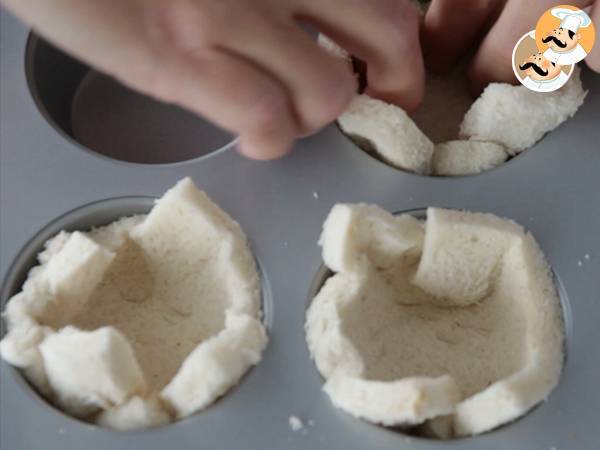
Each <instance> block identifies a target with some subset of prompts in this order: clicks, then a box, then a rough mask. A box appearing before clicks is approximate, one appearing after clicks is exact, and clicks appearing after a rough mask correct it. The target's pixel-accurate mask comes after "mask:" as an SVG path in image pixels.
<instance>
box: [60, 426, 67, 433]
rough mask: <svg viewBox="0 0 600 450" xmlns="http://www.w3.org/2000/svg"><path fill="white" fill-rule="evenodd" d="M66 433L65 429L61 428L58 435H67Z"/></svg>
mask: <svg viewBox="0 0 600 450" xmlns="http://www.w3.org/2000/svg"><path fill="white" fill-rule="evenodd" d="M65 433H66V430H65V429H64V428H63V427H60V428H59V429H58V434H65Z"/></svg>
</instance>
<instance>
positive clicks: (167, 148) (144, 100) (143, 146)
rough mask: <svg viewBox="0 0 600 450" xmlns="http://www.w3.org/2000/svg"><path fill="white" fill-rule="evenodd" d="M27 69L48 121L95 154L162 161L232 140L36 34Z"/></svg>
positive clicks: (198, 153) (212, 148)
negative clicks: (91, 66) (74, 56)
mask: <svg viewBox="0 0 600 450" xmlns="http://www.w3.org/2000/svg"><path fill="white" fill-rule="evenodd" d="M26 72H27V78H28V82H29V88H30V91H31V94H32V96H33V98H34V100H35V102H36V104H37V106H38V108H39V109H40V111H41V112H42V114H43V115H44V117H45V118H46V119H47V120H48V122H49V123H50V124H51V125H52V126H53V127H55V128H56V129H57V130H58V131H59V132H60V133H62V134H64V135H66V136H68V137H69V138H70V139H72V140H74V141H75V142H77V143H78V144H80V145H81V146H83V147H84V148H86V149H88V150H91V151H92V152H95V153H97V154H100V155H103V156H106V157H109V158H112V159H116V160H120V161H128V162H133V163H142V164H166V163H175V162H179V161H187V160H191V159H195V158H199V157H202V156H205V155H209V154H212V153H215V152H217V151H219V150H222V149H225V148H228V147H230V146H231V144H232V143H233V142H234V141H233V140H234V137H233V136H232V135H231V134H230V133H229V132H227V131H225V130H222V129H220V128H218V127H216V126H214V125H213V124H211V123H209V122H207V121H205V120H203V119H202V118H200V117H198V116H196V115H194V114H192V113H190V112H188V111H185V110H183V109H182V108H179V107H177V106H175V105H171V104H167V103H163V102H160V101H157V100H154V99H152V98H150V97H148V96H145V95H142V94H140V93H137V92H135V91H133V90H131V89H129V88H128V87H125V86H124V85H122V84H121V83H119V82H118V81H116V80H115V79H114V78H111V77H109V76H107V75H104V74H102V73H100V72H97V71H95V70H93V69H90V68H89V67H88V66H87V65H85V64H84V63H82V62H81V61H78V60H76V59H74V58H72V57H70V56H69V55H67V54H65V53H63V52H62V51H61V50H59V49H57V48H56V47H54V46H52V45H51V44H50V43H48V42H46V41H44V40H43V39H42V38H40V37H38V36H36V35H35V34H31V35H30V37H29V42H28V45H27V53H26Z"/></svg>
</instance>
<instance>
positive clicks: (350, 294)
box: [305, 273, 367, 378]
mask: <svg viewBox="0 0 600 450" xmlns="http://www.w3.org/2000/svg"><path fill="white" fill-rule="evenodd" d="M366 285H367V283H366V279H365V276H364V275H363V274H361V273H338V274H335V275H334V276H332V277H330V278H328V279H327V281H326V282H325V284H324V285H323V287H322V288H321V290H320V291H319V293H318V294H317V296H316V297H315V298H314V299H313V301H312V302H311V304H310V307H309V308H308V311H307V313H306V324H305V330H306V342H307V344H308V348H309V350H310V355H311V357H312V359H313V360H314V361H315V364H316V366H317V369H318V370H319V372H320V373H321V374H322V375H323V376H324V377H325V378H329V377H331V376H333V375H334V373H336V372H340V373H342V374H344V375H346V376H348V375H356V376H359V375H361V374H362V373H363V371H364V365H363V360H362V357H361V356H360V354H359V353H358V351H357V350H356V349H355V348H354V346H353V345H352V343H351V342H350V340H349V339H348V338H347V337H346V336H345V334H344V332H343V330H342V319H341V315H340V310H341V309H343V308H344V307H346V306H347V305H348V304H350V303H351V302H353V301H355V299H356V298H360V297H361V296H362V295H363V293H364V289H365V286H366Z"/></svg>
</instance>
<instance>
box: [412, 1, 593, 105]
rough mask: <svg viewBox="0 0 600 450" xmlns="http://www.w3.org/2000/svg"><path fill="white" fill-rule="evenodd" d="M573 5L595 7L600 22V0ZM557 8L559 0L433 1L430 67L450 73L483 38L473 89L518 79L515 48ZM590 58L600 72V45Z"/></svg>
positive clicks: (427, 38) (426, 35) (473, 66)
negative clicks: (541, 18) (541, 19)
mask: <svg viewBox="0 0 600 450" xmlns="http://www.w3.org/2000/svg"><path fill="white" fill-rule="evenodd" d="M569 4H570V5H573V6H577V7H579V8H582V9H583V8H586V7H591V8H592V9H591V13H590V17H591V19H592V21H593V22H594V23H596V24H600V0H596V1H595V2H594V0H573V1H571V2H570V3H569ZM553 6H557V2H556V1H555V0H539V1H535V2H524V1H521V0H433V1H432V3H431V6H430V7H429V10H428V11H427V14H426V15H425V20H424V24H423V31H422V34H423V45H424V53H425V59H426V62H427V66H428V67H429V68H431V69H432V70H434V71H442V72H443V71H446V70H448V69H449V68H450V67H452V65H453V64H455V63H456V61H457V60H458V59H459V58H460V57H461V56H463V55H464V53H465V51H467V50H468V49H470V48H472V47H473V46H474V45H475V44H476V43H477V41H478V40H480V41H481V42H480V44H479V46H478V48H477V51H476V53H475V55H474V57H473V59H472V61H471V62H470V66H469V78H470V81H471V84H472V87H473V91H474V92H476V93H479V92H480V91H481V90H482V89H483V88H484V87H485V86H486V85H487V84H488V83H490V82H492V81H503V82H516V79H515V77H514V74H513V71H512V63H511V58H512V51H513V48H514V46H515V44H516V43H517V41H518V40H519V39H520V38H521V36H523V35H524V34H525V33H527V32H528V31H531V30H532V29H533V28H535V25H536V22H537V20H538V19H539V17H540V16H541V15H542V14H543V13H544V12H545V11H546V10H548V9H550V8H551V7H553ZM585 62H586V63H587V65H588V66H589V67H590V68H591V69H592V70H595V71H596V72H600V45H599V44H596V45H595V46H594V48H593V49H592V51H591V52H590V53H589V54H588V56H587V58H586V59H585Z"/></svg>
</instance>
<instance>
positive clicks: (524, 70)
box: [512, 5, 595, 92]
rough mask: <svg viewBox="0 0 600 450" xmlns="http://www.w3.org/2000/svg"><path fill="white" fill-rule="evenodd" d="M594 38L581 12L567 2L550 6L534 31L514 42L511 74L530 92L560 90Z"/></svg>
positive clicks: (589, 49) (592, 29)
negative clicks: (515, 43) (512, 71)
mask: <svg viewBox="0 0 600 450" xmlns="http://www.w3.org/2000/svg"><path fill="white" fill-rule="evenodd" d="M594 40H595V29H594V24H593V23H592V20H591V19H590V17H589V16H588V15H587V13H586V12H585V11H583V10H581V9H579V8H576V7H574V6H570V5H559V6H555V7H553V8H550V9H549V10H548V11H546V12H545V13H544V14H543V15H542V17H540V19H539V20H538V23H537V26H536V28H535V30H532V31H530V32H529V33H527V34H525V35H524V36H523V37H522V38H521V39H520V40H519V42H517V45H516V46H515V48H514V50H513V55H512V65H513V70H514V72H515V75H516V76H517V79H518V80H519V82H520V83H521V84H522V85H524V86H525V87H527V88H528V89H531V90H532V91H536V92H552V91H555V90H557V89H560V88H561V87H563V86H564V85H565V83H566V82H567V81H568V80H569V78H570V76H571V74H572V73H573V69H574V67H575V64H577V63H578V62H580V61H582V60H583V59H584V58H585V57H586V56H587V55H588V53H589V52H590V51H591V50H592V47H593V45H594Z"/></svg>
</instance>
